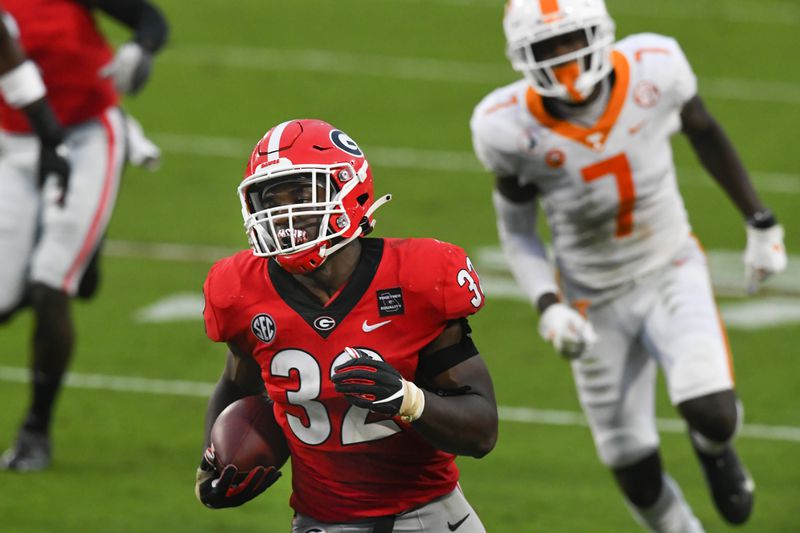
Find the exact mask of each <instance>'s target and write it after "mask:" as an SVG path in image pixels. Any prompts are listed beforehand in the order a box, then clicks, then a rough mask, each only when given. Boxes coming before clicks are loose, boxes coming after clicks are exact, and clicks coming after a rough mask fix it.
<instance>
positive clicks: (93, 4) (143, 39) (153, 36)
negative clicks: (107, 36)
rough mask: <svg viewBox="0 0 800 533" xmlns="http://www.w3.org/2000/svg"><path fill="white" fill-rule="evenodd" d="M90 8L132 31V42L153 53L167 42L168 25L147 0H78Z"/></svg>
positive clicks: (160, 13) (164, 18)
mask: <svg viewBox="0 0 800 533" xmlns="http://www.w3.org/2000/svg"><path fill="white" fill-rule="evenodd" d="M78 1H79V2H80V3H82V4H85V5H86V6H87V7H90V8H97V9H100V10H101V11H104V12H105V13H107V14H108V15H110V16H111V17H113V18H115V19H117V20H118V21H120V22H121V23H123V24H125V25H126V26H128V27H129V28H130V29H132V30H134V31H135V32H136V33H135V36H134V40H135V41H136V42H137V43H139V44H140V45H141V46H142V48H144V49H145V50H147V51H149V52H151V53H155V52H157V51H158V50H159V49H160V48H161V47H162V46H164V44H165V43H166V42H167V37H168V36H169V24H168V23H167V19H166V17H164V14H163V13H162V12H161V10H160V9H158V8H157V7H156V6H154V5H153V4H151V3H150V2H147V0H78Z"/></svg>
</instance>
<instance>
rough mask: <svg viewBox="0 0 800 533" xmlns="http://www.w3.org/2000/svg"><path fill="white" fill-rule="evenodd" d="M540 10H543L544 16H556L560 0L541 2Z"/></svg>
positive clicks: (542, 0) (544, 0)
mask: <svg viewBox="0 0 800 533" xmlns="http://www.w3.org/2000/svg"><path fill="white" fill-rule="evenodd" d="M539 8H540V9H541V10H542V15H544V16H547V15H554V14H556V13H558V11H559V8H558V0H539Z"/></svg>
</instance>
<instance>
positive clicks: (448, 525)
mask: <svg viewBox="0 0 800 533" xmlns="http://www.w3.org/2000/svg"><path fill="white" fill-rule="evenodd" d="M467 518H469V513H467V516H465V517H464V518H462V519H461V520H459V521H458V522H456V523H455V524H451V523H450V522H448V523H447V529H449V530H450V531H455V530H456V529H458V528H460V527H461V524H463V523H464V522H465V521H466V520H467Z"/></svg>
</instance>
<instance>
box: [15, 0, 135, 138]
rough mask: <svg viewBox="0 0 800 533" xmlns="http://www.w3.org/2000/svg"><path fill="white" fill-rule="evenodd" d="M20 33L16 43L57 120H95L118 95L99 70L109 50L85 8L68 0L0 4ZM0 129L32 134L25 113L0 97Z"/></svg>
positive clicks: (110, 53)
mask: <svg viewBox="0 0 800 533" xmlns="http://www.w3.org/2000/svg"><path fill="white" fill-rule="evenodd" d="M0 5H2V7H3V8H4V9H5V10H6V11H7V12H8V13H10V14H11V15H12V16H13V17H14V19H15V20H16V22H17V25H18V26H19V30H20V44H21V46H22V49H23V50H24V51H25V54H26V55H27V56H28V57H29V58H30V59H32V60H33V61H34V62H35V63H36V65H37V66H38V67H39V71H40V72H41V73H42V78H43V79H44V84H45V86H46V87H47V99H48V102H50V105H51V106H52V108H53V110H54V111H55V113H56V117H57V118H58V120H59V122H60V123H61V124H62V125H65V126H74V125H76V124H80V123H82V122H86V121H87V120H90V119H92V118H95V117H98V116H100V115H101V114H102V113H103V111H105V110H106V109H108V108H109V107H110V106H113V105H116V104H117V102H118V100H119V97H118V95H117V93H116V90H115V89H114V86H113V83H112V82H111V80H109V79H103V78H101V77H100V75H99V74H98V71H99V70H100V69H101V68H102V67H103V66H104V65H106V64H107V63H108V62H109V61H111V59H112V57H113V51H112V50H111V47H110V46H109V44H108V42H107V41H106V39H105V38H104V37H103V35H102V34H101V33H100V30H99V29H98V27H97V25H96V24H95V20H94V18H93V17H92V13H91V11H90V10H89V8H88V7H86V6H84V5H83V4H80V3H78V2H75V1H73V0H0ZM0 127H2V129H4V130H6V131H11V132H17V133H27V132H30V131H31V128H30V124H29V123H28V120H27V118H26V117H25V114H24V113H22V112H21V111H19V110H16V109H13V108H11V107H9V105H8V104H6V102H5V101H4V100H3V99H2V98H1V97H0Z"/></svg>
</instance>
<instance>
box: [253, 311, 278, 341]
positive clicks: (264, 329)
mask: <svg viewBox="0 0 800 533" xmlns="http://www.w3.org/2000/svg"><path fill="white" fill-rule="evenodd" d="M250 329H251V330H252V331H253V335H255V336H256V338H257V339H258V340H260V341H261V342H263V343H266V344H269V343H271V342H272V341H273V340H274V339H275V332H276V330H277V327H276V326H275V321H274V320H273V319H272V317H271V316H269V315H268V314H266V313H259V314H257V315H256V316H254V317H253V320H251V321H250Z"/></svg>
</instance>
